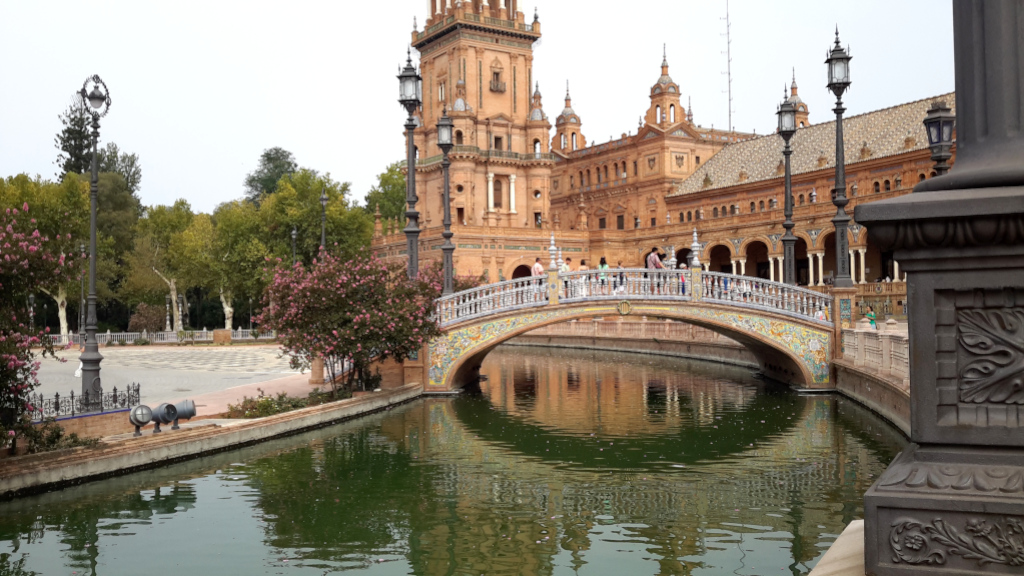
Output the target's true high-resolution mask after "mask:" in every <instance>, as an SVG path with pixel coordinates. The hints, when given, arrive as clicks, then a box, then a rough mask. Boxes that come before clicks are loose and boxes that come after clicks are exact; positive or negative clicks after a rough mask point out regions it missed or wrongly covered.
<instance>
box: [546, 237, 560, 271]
mask: <svg viewBox="0 0 1024 576" xmlns="http://www.w3.org/2000/svg"><path fill="white" fill-rule="evenodd" d="M557 251H558V250H557V249H556V248H555V233H554V232H552V233H551V246H549V247H548V255H549V256H550V257H551V263H550V264H549V265H548V270H558V267H557V265H556V263H555V260H556V258H557V255H556V252H557Z"/></svg>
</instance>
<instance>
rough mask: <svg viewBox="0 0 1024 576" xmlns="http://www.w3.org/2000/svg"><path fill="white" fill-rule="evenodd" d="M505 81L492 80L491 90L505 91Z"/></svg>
mask: <svg viewBox="0 0 1024 576" xmlns="http://www.w3.org/2000/svg"><path fill="white" fill-rule="evenodd" d="M504 91H505V83H504V82H500V81H498V80H491V92H504Z"/></svg>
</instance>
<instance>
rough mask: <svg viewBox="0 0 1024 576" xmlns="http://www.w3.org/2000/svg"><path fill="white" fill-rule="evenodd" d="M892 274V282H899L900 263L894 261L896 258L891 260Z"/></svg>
mask: <svg viewBox="0 0 1024 576" xmlns="http://www.w3.org/2000/svg"><path fill="white" fill-rule="evenodd" d="M892 276H893V278H892V281H893V282H899V281H900V263H899V262H898V261H896V260H893V261H892Z"/></svg>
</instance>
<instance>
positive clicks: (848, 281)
mask: <svg viewBox="0 0 1024 576" xmlns="http://www.w3.org/2000/svg"><path fill="white" fill-rule="evenodd" d="M851 59H852V58H851V56H850V55H849V53H848V52H847V51H846V50H845V49H844V48H843V47H842V46H841V45H840V44H839V28H838V27H837V28H836V43H835V45H833V46H832V48H831V50H830V51H829V53H828V57H827V58H826V59H825V64H827V65H828V89H829V90H830V91H831V92H832V93H833V94H835V95H836V107H835V108H833V109H832V111H833V112H835V113H836V189H835V196H834V198H832V204H833V205H835V207H836V215H835V217H834V218H832V224H833V225H834V226H835V229H836V279H835V286H836V287H837V288H852V287H853V278H851V277H850V259H849V257H848V256H847V255H848V254H849V252H850V247H849V246H850V241H849V238H847V236H846V234H847V228H848V227H849V225H850V215H849V214H847V213H846V205H847V204H848V203H849V200H848V199H847V198H846V155H845V153H844V150H843V112H846V108H843V92H845V91H846V89H847V88H849V87H850V60H851Z"/></svg>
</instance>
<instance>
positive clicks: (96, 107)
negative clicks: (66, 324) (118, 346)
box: [79, 75, 110, 397]
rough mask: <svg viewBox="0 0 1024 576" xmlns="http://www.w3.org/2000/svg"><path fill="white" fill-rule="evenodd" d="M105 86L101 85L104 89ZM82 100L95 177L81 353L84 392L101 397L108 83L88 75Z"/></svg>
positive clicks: (91, 205) (90, 188) (92, 189)
mask: <svg viewBox="0 0 1024 576" xmlns="http://www.w3.org/2000/svg"><path fill="white" fill-rule="evenodd" d="M90 82H92V90H91V91H87V90H86V88H87V86H88V84H89V83H90ZM101 87H102V89H101ZM79 96H80V97H81V98H82V104H83V105H85V106H86V109H87V110H89V114H90V115H91V116H92V180H91V181H90V183H89V296H88V311H87V312H86V317H85V352H83V353H82V356H81V357H80V359H81V361H82V395H87V394H88V395H92V396H94V397H99V396H98V395H99V394H102V392H103V385H102V383H101V381H100V362H102V361H103V355H102V354H100V346H99V342H98V341H97V340H96V324H97V319H96V209H97V202H98V200H97V198H98V195H99V162H98V159H99V152H98V148H97V146H98V144H97V143H98V141H99V138H100V118H103V117H104V116H106V115H107V112H109V111H110V91H109V90H108V89H107V85H106V83H104V82H103V80H101V79H100V77H99V76H95V75H94V76H91V77H89V78H86V80H85V83H84V84H82V90H81V91H80V92H79Z"/></svg>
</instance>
